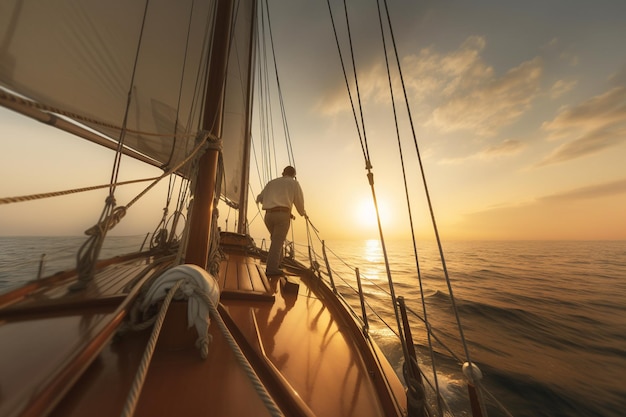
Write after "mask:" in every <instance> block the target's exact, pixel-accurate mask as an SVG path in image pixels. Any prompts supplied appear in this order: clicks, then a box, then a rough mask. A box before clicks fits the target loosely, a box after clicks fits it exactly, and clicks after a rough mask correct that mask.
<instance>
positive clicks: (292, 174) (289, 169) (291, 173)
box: [283, 165, 296, 177]
mask: <svg viewBox="0 0 626 417" xmlns="http://www.w3.org/2000/svg"><path fill="white" fill-rule="evenodd" d="M283 175H289V176H290V177H295V176H296V169H295V168H294V167H292V166H291V165H288V166H286V167H285V169H283Z"/></svg>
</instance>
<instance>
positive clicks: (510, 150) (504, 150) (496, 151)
mask: <svg viewBox="0 0 626 417" xmlns="http://www.w3.org/2000/svg"><path fill="white" fill-rule="evenodd" d="M526 146H527V145H526V144H525V143H523V142H521V141H519V140H513V139H507V140H504V141H502V142H500V143H496V144H493V145H490V146H487V147H486V148H484V149H481V150H480V151H479V152H477V153H474V154H472V155H469V156H466V157H463V158H446V159H443V160H442V161H441V162H442V163H444V164H458V163H462V162H466V161H469V160H489V159H496V158H502V157H506V156H511V155H516V154H518V153H520V152H521V151H522V150H523V149H524V148H526Z"/></svg>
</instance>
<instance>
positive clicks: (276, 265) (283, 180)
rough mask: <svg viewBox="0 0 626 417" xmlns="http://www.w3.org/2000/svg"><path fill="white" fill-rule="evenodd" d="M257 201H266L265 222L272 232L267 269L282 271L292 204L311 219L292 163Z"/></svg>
mask: <svg viewBox="0 0 626 417" xmlns="http://www.w3.org/2000/svg"><path fill="white" fill-rule="evenodd" d="M256 202H257V204H258V203H262V204H263V210H265V226H267V230H269V232H270V239H271V241H272V243H271V244H270V249H269V251H268V253H267V262H266V269H265V273H266V275H268V276H272V275H274V276H276V275H282V274H283V271H282V269H280V263H281V262H282V260H283V244H284V243H285V239H286V238H287V233H288V232H289V225H290V223H291V218H292V216H291V206H292V205H295V206H296V210H298V213H300V215H301V216H304V218H305V219H308V216H307V215H306V212H305V211H304V194H303V193H302V188H300V184H299V183H298V181H297V180H296V169H295V168H294V167H292V166H287V167H285V169H283V176H282V177H280V178H275V179H273V180H271V181H270V182H268V183H267V185H266V186H265V188H264V189H263V191H261V194H259V195H258V197H257V198H256ZM294 219H295V217H294Z"/></svg>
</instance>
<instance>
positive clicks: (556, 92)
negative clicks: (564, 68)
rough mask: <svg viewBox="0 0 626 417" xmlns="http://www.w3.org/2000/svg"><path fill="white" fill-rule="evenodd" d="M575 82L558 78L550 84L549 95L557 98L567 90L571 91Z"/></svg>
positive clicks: (576, 82)
mask: <svg viewBox="0 0 626 417" xmlns="http://www.w3.org/2000/svg"><path fill="white" fill-rule="evenodd" d="M577 84H578V81H565V80H558V81H557V82H555V83H554V84H552V88H550V97H551V98H559V97H561V96H562V95H563V94H565V93H567V92H568V91H571V90H572V89H573V88H574V87H576V85H577Z"/></svg>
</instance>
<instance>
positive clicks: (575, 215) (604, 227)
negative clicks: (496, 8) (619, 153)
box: [454, 178, 626, 239]
mask: <svg viewBox="0 0 626 417" xmlns="http://www.w3.org/2000/svg"><path fill="white" fill-rule="evenodd" d="M625 203H626V178H623V179H620V180H617V181H612V182H606V183H600V184H594V185H590V186H586V187H580V188H575V189H571V190H567V191H564V192H561V193H554V194H550V195H546V196H543V197H539V198H537V199H534V200H532V201H526V202H519V203H510V204H502V205H498V206H492V207H489V208H485V209H484V210H479V211H474V212H471V213H466V214H465V216H464V219H463V221H461V222H460V223H457V224H455V225H454V234H457V235H458V238H463V239H468V238H469V239H625V238H626V221H625V220H624V213H623V207H624V204H625Z"/></svg>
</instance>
